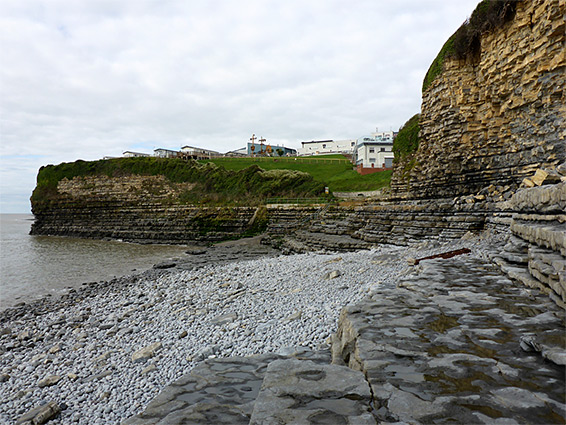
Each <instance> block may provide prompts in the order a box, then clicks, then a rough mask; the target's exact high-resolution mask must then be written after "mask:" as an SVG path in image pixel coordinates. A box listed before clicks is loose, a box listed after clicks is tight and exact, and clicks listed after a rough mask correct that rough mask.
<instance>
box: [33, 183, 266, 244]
mask: <svg viewBox="0 0 566 425" xmlns="http://www.w3.org/2000/svg"><path fill="white" fill-rule="evenodd" d="M191 187H192V184H191V183H172V182H170V181H169V180H167V179H166V178H165V177H163V176H136V175H131V176H127V177H107V176H89V177H75V178H73V179H72V180H67V179H63V180H61V181H60V182H59V183H58V185H57V192H58V194H57V195H56V196H54V197H53V198H52V199H49V200H46V201H43V202H35V203H34V204H33V209H32V212H33V213H34V215H35V222H34V224H33V226H32V229H31V233H32V234H34V235H58V236H74V237H84V238H96V239H106V238H108V239H121V240H124V241H131V242H138V243H173V244H187V243H195V242H216V241H221V240H225V239H231V238H238V237H241V236H242V235H243V234H245V233H246V232H247V231H253V229H254V225H257V221H258V220H257V217H258V214H257V211H258V209H257V208H253V207H240V208H214V207H198V206H194V205H185V204H183V203H182V202H180V200H179V197H180V196H181V195H182V193H183V192H184V191H186V190H190V189H191Z"/></svg>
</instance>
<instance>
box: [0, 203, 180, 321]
mask: <svg viewBox="0 0 566 425" xmlns="http://www.w3.org/2000/svg"><path fill="white" fill-rule="evenodd" d="M32 223H33V215H31V214H0V310H4V309H6V308H8V307H12V306H14V305H16V304H17V303H20V302H26V303H27V302H30V301H33V300H35V299H38V298H42V297H45V296H47V295H48V294H51V295H60V294H63V293H65V292H67V291H68V290H69V289H71V288H77V287H79V286H81V284H82V283H85V282H96V281H102V280H109V279H112V278H113V277H117V276H123V275H127V274H132V273H136V272H141V271H143V270H146V269H149V268H151V267H152V266H153V264H155V263H159V262H162V261H165V260H168V259H171V258H175V257H180V256H182V255H183V253H184V251H185V250H186V248H185V247H183V246H172V245H157V244H155V245H139V244H133V243H125V242H118V241H101V240H91V239H79V238H69V237H60V236H31V235H29V231H30V228H31V224H32Z"/></svg>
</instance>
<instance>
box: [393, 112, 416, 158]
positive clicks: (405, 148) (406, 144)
mask: <svg viewBox="0 0 566 425" xmlns="http://www.w3.org/2000/svg"><path fill="white" fill-rule="evenodd" d="M420 118H421V115H420V114H416V115H413V116H412V117H411V118H410V119H409V120H408V121H407V122H406V123H405V124H403V126H402V127H401V128H400V129H399V134H397V137H395V140H394V141H393V153H394V154H395V162H399V161H401V160H402V159H404V158H405V157H406V156H407V155H410V154H412V153H413V152H415V151H416V150H417V148H418V147H419V130H420V127H419V121H420Z"/></svg>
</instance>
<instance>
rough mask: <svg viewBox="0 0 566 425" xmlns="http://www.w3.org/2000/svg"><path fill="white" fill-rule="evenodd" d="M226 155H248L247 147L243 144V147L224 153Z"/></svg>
mask: <svg viewBox="0 0 566 425" xmlns="http://www.w3.org/2000/svg"><path fill="white" fill-rule="evenodd" d="M225 155H226V156H247V155H248V148H247V146H244V147H243V148H240V149H236V150H233V151H228V152H226V154H225Z"/></svg>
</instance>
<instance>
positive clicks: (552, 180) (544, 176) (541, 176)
mask: <svg viewBox="0 0 566 425" xmlns="http://www.w3.org/2000/svg"><path fill="white" fill-rule="evenodd" d="M531 180H532V181H533V183H534V184H536V185H537V186H542V185H545V184H556V183H560V181H561V180H560V175H559V174H558V173H557V172H555V171H548V170H543V169H541V168H539V169H538V170H537V171H536V173H535V175H534V176H533V177H531Z"/></svg>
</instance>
